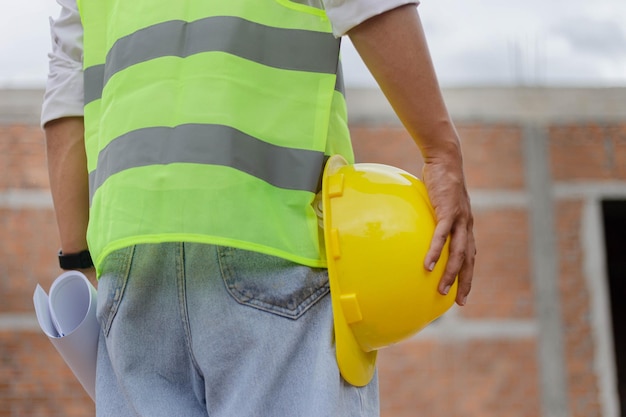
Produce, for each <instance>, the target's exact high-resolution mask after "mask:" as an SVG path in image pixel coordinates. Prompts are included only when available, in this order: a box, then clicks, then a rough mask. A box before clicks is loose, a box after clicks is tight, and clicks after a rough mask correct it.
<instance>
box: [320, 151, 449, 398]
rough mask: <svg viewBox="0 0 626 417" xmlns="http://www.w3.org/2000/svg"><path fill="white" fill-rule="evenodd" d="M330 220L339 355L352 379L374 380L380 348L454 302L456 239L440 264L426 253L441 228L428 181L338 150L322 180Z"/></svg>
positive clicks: (360, 383)
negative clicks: (445, 288) (448, 280)
mask: <svg viewBox="0 0 626 417" xmlns="http://www.w3.org/2000/svg"><path fill="white" fill-rule="evenodd" d="M322 200H323V226H324V238H325V242H326V256H327V259H328V275H329V280H330V292H331V298H332V307H333V315H334V327H335V343H336V350H337V363H338V365H339V370H340V372H341V375H342V376H343V378H344V379H345V380H346V381H347V382H349V383H350V384H352V385H355V386H363V385H367V384H368V383H369V381H370V380H371V379H372V376H373V375H374V371H375V367H376V355H377V350H378V349H381V348H383V347H386V346H389V345H392V344H394V343H397V342H400V341H402V340H404V339H406V338H408V337H410V336H412V335H414V334H415V333H417V332H418V331H420V330H421V329H423V328H424V327H426V326H427V325H428V324H429V323H430V322H431V321H433V320H434V319H436V318H437V317H439V316H441V315H442V314H443V313H445V312H446V311H447V310H448V309H449V308H450V307H451V306H452V304H454V299H455V297H456V287H457V286H456V282H455V283H454V285H453V286H452V288H451V289H450V292H449V293H448V295H445V296H444V295H441V294H440V293H439V292H438V291H437V287H438V284H439V280H440V278H441V276H442V275H443V272H444V269H445V265H446V261H447V259H448V243H447V242H446V246H445V247H444V250H443V252H442V254H441V257H440V258H439V261H438V262H437V265H436V266H435V268H434V270H433V271H432V272H430V271H428V270H427V269H425V268H424V258H425V256H426V252H427V251H428V248H429V246H430V241H431V239H432V236H433V233H434V230H435V224H436V221H435V214H434V210H433V208H432V206H431V204H430V200H429V199H428V194H427V192H426V187H425V186H424V184H423V183H422V182H421V181H420V180H419V179H417V178H416V177H415V176H413V175H411V174H409V173H408V172H405V171H403V170H401V169H399V168H394V167H391V166H388V165H381V164H363V163H360V164H353V165H349V164H348V163H347V162H346V160H345V159H344V158H342V157H341V156H338V155H335V156H332V157H331V158H330V159H329V160H328V163H327V165H326V167H325V169H324V176H323V182H322Z"/></svg>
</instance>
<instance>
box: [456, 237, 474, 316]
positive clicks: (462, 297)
mask: <svg viewBox="0 0 626 417" xmlns="http://www.w3.org/2000/svg"><path fill="white" fill-rule="evenodd" d="M475 259H476V243H475V241H474V234H473V233H471V230H470V234H469V235H468V252H467V253H466V256H465V259H464V261H463V265H462V266H461V270H460V271H459V275H458V280H459V286H458V290H457V294H456V303H457V304H458V305H460V306H464V305H465V304H467V296H468V295H469V293H470V290H471V289H472V279H473V277H474V262H475Z"/></svg>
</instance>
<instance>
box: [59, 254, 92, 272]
mask: <svg viewBox="0 0 626 417" xmlns="http://www.w3.org/2000/svg"><path fill="white" fill-rule="evenodd" d="M59 266H60V267H61V269H85V268H91V267H92V266H93V261H92V260H91V254H90V253H89V250H88V249H85V250H84V251H82V252H79V253H63V252H62V251H59Z"/></svg>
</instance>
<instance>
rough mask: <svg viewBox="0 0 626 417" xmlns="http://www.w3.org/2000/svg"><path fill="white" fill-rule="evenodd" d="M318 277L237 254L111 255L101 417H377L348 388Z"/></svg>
mask: <svg viewBox="0 0 626 417" xmlns="http://www.w3.org/2000/svg"><path fill="white" fill-rule="evenodd" d="M328 293H329V289H328V277H327V273H326V270H323V269H313V268H309V267H305V266H302V265H298V264H294V263H292V262H290V261H287V260H284V259H280V258H276V257H272V256H268V255H263V254H260V253H256V252H248V251H244V250H240V249H234V248H228V247H220V246H212V245H204V244H192V243H162V244H145V245H137V246H135V247H129V248H126V249H122V250H119V251H117V252H114V253H112V254H111V255H109V256H108V257H107V259H106V260H105V262H104V265H103V273H102V276H101V278H100V281H99V284H98V311H97V315H98V320H99V322H100V324H101V327H102V334H101V337H100V343H99V350H98V368H97V378H96V414H97V416H99V417H109V416H111V417H126V416H145V417H159V416H163V417H173V416H181V417H196V416H198V417H200V416H204V417H207V416H210V417H252V416H254V417H283V416H289V417H306V416H311V417H313V416H315V417H326V416H327V417H343V416H367V417H370V416H378V415H379V405H378V383H377V380H376V378H374V380H373V381H372V382H371V383H370V384H369V385H368V386H366V387H363V388H356V387H353V386H351V385H349V384H348V383H346V382H345V381H344V380H343V379H342V378H341V376H340V375H339V371H338V368H337V363H336V359H335V350H334V341H333V327H332V309H331V303H330V296H329V294H328Z"/></svg>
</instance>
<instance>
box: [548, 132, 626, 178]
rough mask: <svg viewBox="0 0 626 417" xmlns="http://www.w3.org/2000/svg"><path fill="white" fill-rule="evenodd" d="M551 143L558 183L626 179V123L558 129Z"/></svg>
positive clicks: (553, 166) (552, 133) (554, 174)
mask: <svg viewBox="0 0 626 417" xmlns="http://www.w3.org/2000/svg"><path fill="white" fill-rule="evenodd" d="M549 140H550V158H551V164H552V175H553V177H554V179H555V180H557V181H564V180H608V179H621V180H623V179H626V124H615V125H596V124H585V125H566V126H555V127H552V128H550V129H549Z"/></svg>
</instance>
